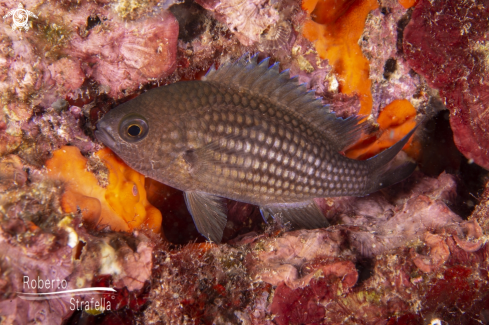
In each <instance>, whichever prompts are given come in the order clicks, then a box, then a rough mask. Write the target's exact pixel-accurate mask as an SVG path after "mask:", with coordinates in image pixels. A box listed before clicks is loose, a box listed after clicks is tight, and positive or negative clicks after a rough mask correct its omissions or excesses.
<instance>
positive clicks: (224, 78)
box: [202, 54, 366, 151]
mask: <svg viewBox="0 0 489 325" xmlns="http://www.w3.org/2000/svg"><path fill="white" fill-rule="evenodd" d="M248 57H249V55H248V54H245V55H243V56H242V57H241V58H240V59H238V60H237V61H235V62H227V63H224V64H222V65H221V67H220V68H219V69H217V70H216V69H215V68H214V67H212V68H211V69H209V72H207V74H206V76H205V77H204V78H202V80H203V81H207V82H210V83H213V84H215V85H217V86H221V87H226V88H233V89H235V90H237V91H238V92H241V91H248V92H249V93H251V94H252V95H256V96H258V97H264V98H267V99H268V100H270V101H271V102H272V103H274V104H276V105H277V107H279V108H283V109H285V110H291V111H292V112H295V113H297V114H298V115H300V116H302V117H303V118H304V119H305V120H307V121H308V122H309V123H311V124H312V125H314V126H316V128H317V130H318V131H320V132H322V133H323V134H325V137H326V138H327V139H328V140H329V142H330V143H331V145H333V146H334V147H335V148H336V149H337V150H338V151H342V150H344V149H345V148H347V147H349V146H350V145H352V144H353V143H355V142H356V141H357V140H358V139H359V138H360V136H361V134H362V131H363V130H364V128H365V126H366V123H361V120H362V119H364V117H362V116H356V117H350V118H347V119H342V118H338V117H336V115H335V114H334V113H331V112H330V111H329V109H328V108H327V107H326V106H325V105H323V103H322V102H321V99H317V98H316V96H315V94H314V91H307V88H306V86H305V85H304V84H299V81H298V78H297V77H293V78H290V75H289V70H284V71H282V72H280V71H279V65H278V63H275V64H273V65H272V66H269V58H266V59H264V60H263V61H261V62H260V63H258V62H257V56H256V55H255V56H253V57H251V58H249V59H248Z"/></svg>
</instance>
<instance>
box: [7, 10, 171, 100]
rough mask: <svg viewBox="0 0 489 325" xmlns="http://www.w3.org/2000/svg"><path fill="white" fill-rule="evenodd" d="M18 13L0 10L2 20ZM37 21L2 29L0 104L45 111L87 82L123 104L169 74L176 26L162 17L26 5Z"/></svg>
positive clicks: (147, 13) (148, 12)
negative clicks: (26, 104) (23, 29)
mask: <svg viewBox="0 0 489 325" xmlns="http://www.w3.org/2000/svg"><path fill="white" fill-rule="evenodd" d="M14 6H16V3H15V1H10V2H7V3H4V6H2V8H1V9H0V15H4V14H6V13H7V12H8V11H9V10H10V9H11V8H13V7H14ZM26 7H27V9H29V10H30V11H33V12H35V13H36V14H37V15H38V16H39V19H37V20H35V21H32V22H31V23H32V25H33V27H32V28H31V29H30V31H29V32H27V33H24V34H20V33H18V32H16V31H12V30H11V28H10V26H8V25H7V24H5V25H4V26H3V28H2V29H1V30H0V43H1V44H2V48H3V51H2V52H1V53H0V69H2V71H4V72H5V74H2V75H3V76H2V78H1V80H0V91H1V92H2V94H3V95H2V97H4V98H3V99H4V100H7V99H10V100H11V98H12V96H15V97H16V98H19V99H22V100H27V99H29V100H31V101H33V102H34V103H43V105H49V104H51V103H52V102H53V101H54V100H55V99H56V96H59V97H61V98H64V97H65V96H67V95H70V96H71V97H73V96H75V97H76V96H77V95H82V91H81V90H79V88H80V87H81V86H82V85H83V83H84V82H85V81H86V80H87V79H92V80H94V81H96V82H97V83H98V84H99V90H100V92H102V93H103V92H105V93H108V94H110V96H112V97H122V95H123V94H128V93H131V92H133V91H134V90H136V89H138V88H139V86H140V85H141V84H143V83H147V82H148V81H149V80H153V79H158V78H162V77H165V76H167V75H168V74H170V73H171V72H172V71H173V69H174V68H175V59H176V42H177V36H178V23H177V21H176V20H175V18H174V17H173V15H172V14H171V13H170V12H168V11H165V10H161V9H156V10H153V9H151V10H146V11H143V12H142V13H141V14H140V15H139V16H137V19H134V20H127V19H124V18H125V17H132V16H131V15H129V14H127V13H126V11H124V10H125V9H127V8H125V7H124V4H119V6H111V7H109V6H100V5H98V4H96V3H94V2H88V1H87V2H85V1H83V2H81V3H79V4H77V5H76V6H75V7H73V8H70V6H65V5H63V4H61V3H50V4H49V5H48V4H42V3H37V2H34V1H33V2H32V3H26Z"/></svg>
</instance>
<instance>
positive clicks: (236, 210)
mask: <svg viewBox="0 0 489 325" xmlns="http://www.w3.org/2000/svg"><path fill="white" fill-rule="evenodd" d="M22 4H23V5H24V7H25V8H26V9H27V10H29V11H32V12H33V13H35V14H36V15H37V16H38V18H37V19H35V18H30V19H29V24H30V25H29V26H30V28H29V30H28V31H19V30H12V28H11V23H12V21H11V18H8V19H7V18H6V19H4V20H3V22H2V23H1V25H0V45H1V50H0V70H1V73H0V101H1V104H2V110H1V111H0V274H1V277H0V319H1V321H2V322H5V323H6V324H33V323H41V324H62V323H63V324H80V323H98V324H114V323H117V324H189V323H193V324H229V323H230V324H239V323H241V324H310V323H317V324H359V323H360V324H425V323H430V322H434V321H436V320H437V319H438V320H440V321H442V322H444V323H448V324H480V323H489V295H487V292H488V291H487V290H488V289H489V279H488V276H487V274H488V273H487V270H488V268H489V265H488V264H487V263H488V262H487V261H488V259H487V256H488V254H489V251H488V249H489V248H488V245H487V244H486V242H487V234H488V231H489V228H488V227H489V221H488V220H489V218H488V217H489V212H488V210H487V207H488V197H489V191H488V189H487V181H488V177H487V172H486V171H484V170H482V169H481V168H479V167H477V166H476V165H475V164H479V165H480V166H483V167H485V168H488V165H487V150H488V148H489V146H488V143H489V141H488V139H487V134H486V133H487V132H485V128H486V126H487V119H485V118H484V116H485V115H484V114H485V112H486V111H487V103H486V102H487V100H486V99H487V98H486V97H487V96H486V92H487V89H486V88H487V87H486V86H487V82H486V79H485V78H486V74H487V69H486V68H487V44H486V42H487V28H488V26H489V25H488V24H487V13H488V8H489V4H488V3H487V1H482V0H479V1H465V2H459V3H457V5H456V6H451V5H450V4H451V2H450V1H435V2H431V1H425V0H419V1H407V0H402V1H397V0H381V1H372V0H353V1H349V0H345V1H336V0H319V1H316V0H305V1H302V2H301V1H298V0H287V1H262V0H250V1H245V0H239V1H238V0H222V1H220V0H214V1H208V0H196V1H185V2H183V1H156V0H148V1H127V0H118V1H106V0H104V1H84V0H81V1H76V2H75V1H60V2H48V3H42V2H41V3H40V2H37V1H24V2H22ZM333 5H336V7H335V9H334V10H333V9H332V7H333ZM17 6H18V2H16V1H10V0H8V1H0V16H4V15H6V14H7V13H8V12H9V11H10V10H13V9H15V8H17ZM468 20H470V22H469V21H468ZM469 23H470V24H469ZM245 53H258V55H259V58H260V59H262V58H265V57H267V56H269V57H271V59H270V62H271V63H273V62H279V63H280V69H281V70H285V69H290V73H291V75H297V76H298V78H299V80H300V82H303V83H306V85H307V87H308V88H309V89H312V90H314V91H315V93H316V95H318V96H321V97H322V98H323V102H324V104H328V105H329V107H330V109H331V110H332V111H334V112H336V113H337V114H338V115H339V116H341V117H349V116H352V115H356V114H363V115H365V117H366V118H367V119H368V120H369V127H368V132H369V133H368V135H365V136H364V137H363V138H362V139H361V141H360V142H359V143H357V144H355V145H354V146H352V147H351V148H349V149H348V150H347V151H346V152H345V154H346V155H347V156H349V157H353V158H358V159H367V158H369V157H372V156H373V155H375V154H377V153H378V152H380V151H382V150H383V149H385V148H387V147H390V146H391V145H392V144H394V143H395V142H397V141H398V140H399V139H401V138H402V137H403V136H404V135H405V134H406V133H407V132H409V131H410V130H411V129H412V128H413V127H414V125H420V126H419V127H418V133H417V135H416V137H415V138H414V139H413V140H412V141H411V142H410V143H409V144H408V145H406V147H405V152H406V153H405V154H403V155H404V157H401V158H400V159H406V155H408V156H409V157H411V158H410V159H414V160H416V161H417V162H418V163H419V166H420V168H419V169H420V170H419V171H416V172H415V173H414V174H413V175H412V176H411V177H410V178H409V179H407V180H406V181H404V182H402V183H400V184H397V185H395V186H392V187H390V188H388V189H384V190H382V191H380V192H377V193H373V194H371V195H368V196H365V197H360V198H353V197H340V198H326V199H317V200H316V203H318V205H319V206H320V207H321V209H322V212H323V213H324V215H325V216H326V217H327V218H328V220H329V221H330V223H331V226H330V227H328V228H326V229H316V230H292V229H290V226H289V225H287V224H285V225H284V224H281V223H280V221H277V222H271V223H269V224H265V223H264V221H263V219H262V217H261V215H260V212H259V209H258V207H255V206H252V205H249V204H244V203H240V202H233V201H230V200H229V201H228V205H227V206H228V223H227V225H226V228H225V229H224V237H223V243H221V244H214V243H208V242H205V239H204V238H203V237H202V236H201V235H199V234H198V232H197V230H196V229H195V226H194V224H193V221H192V218H191V216H190V215H189V213H188V211H187V209H186V206H185V203H184V200H183V197H182V194H181V192H180V191H178V190H175V189H171V188H169V187H168V186H166V185H164V184H159V183H157V182H156V181H153V180H150V179H145V178H144V176H143V175H141V174H139V173H137V172H135V171H133V170H132V169H130V168H129V167H128V166H127V165H126V164H124V163H123V162H122V161H121V160H120V159H118V158H117V157H115V156H114V155H113V154H112V153H111V152H110V151H109V150H108V149H107V148H103V145H102V144H101V143H100V142H99V141H97V140H96V139H95V138H94V134H93V132H94V130H95V125H96V123H97V121H98V120H99V119H100V118H101V117H102V116H103V115H104V114H105V113H106V112H108V111H109V110H110V109H112V108H114V107H115V106H117V105H119V104H121V103H123V102H125V101H127V100H130V99H131V98H134V97H135V96H137V95H139V94H141V93H143V92H144V91H146V90H148V89H151V88H154V87H157V86H161V85H165V84H169V83H173V82H178V81H181V80H194V79H199V78H201V77H202V76H203V75H204V74H205V73H206V71H207V70H208V69H209V67H210V66H212V65H216V66H219V65H221V64H222V63H224V62H228V61H230V60H235V59H237V58H238V57H240V56H242V55H243V54H245ZM445 105H446V107H445ZM446 108H448V109H449V110H450V115H449V119H450V124H449V122H448V117H447V115H445V112H446ZM445 117H447V118H445ZM445 122H446V123H445ZM450 126H451V128H450ZM452 131H453V133H452ZM455 144H456V145H457V147H458V148H459V150H460V151H461V152H462V153H463V154H464V155H465V156H466V157H467V158H469V159H471V160H469V161H468V160H467V159H464V158H463V156H462V154H460V152H458V151H457V150H456V148H455ZM24 276H29V277H31V278H33V277H37V276H39V277H41V278H47V277H50V276H51V277H53V276H54V277H57V278H60V279H64V280H66V283H67V288H69V289H76V288H89V287H112V288H115V289H117V294H112V293H111V294H104V293H99V294H92V295H89V294H86V295H82V296H80V297H79V298H80V299H82V300H83V299H91V298H95V299H98V300H100V299H105V300H104V301H106V302H110V303H111V308H110V310H104V311H101V310H97V309H93V308H90V309H86V310H79V309H77V310H74V309H72V308H71V297H70V296H68V297H62V298H59V299H55V300H39V301H34V302H33V301H28V300H24V299H22V298H21V295H20V294H19V292H29V293H36V292H49V290H48V289H26V288H25V287H24V286H23V277H24Z"/></svg>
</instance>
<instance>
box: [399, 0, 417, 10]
mask: <svg viewBox="0 0 489 325" xmlns="http://www.w3.org/2000/svg"><path fill="white" fill-rule="evenodd" d="M416 3H418V0H399V4H401V6H403V7H404V8H406V9H409V8H411V7H413V6H415V5H416Z"/></svg>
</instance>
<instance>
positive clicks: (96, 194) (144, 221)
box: [46, 146, 162, 233]
mask: <svg viewBox="0 0 489 325" xmlns="http://www.w3.org/2000/svg"><path fill="white" fill-rule="evenodd" d="M95 156H97V157H98V158H99V159H100V160H101V161H102V162H103V163H104V164H105V166H106V167H107V168H108V185H107V186H106V187H105V188H104V187H102V186H101V185H100V184H99V181H98V179H97V177H96V176H95V175H94V174H93V173H91V172H90V171H88V170H87V162H88V159H87V158H85V157H83V156H82V155H81V153H80V150H79V149H78V148H76V147H70V146H65V147H62V148H61V149H59V150H56V151H55V152H53V157H52V158H51V159H49V160H48V161H47V162H46V169H47V172H48V175H49V176H51V177H52V178H55V179H59V180H62V181H63V182H65V183H66V185H65V186H66V187H65V191H64V193H63V196H62V198H61V206H62V208H63V210H64V212H66V213H76V212H77V211H81V213H82V215H83V221H84V222H86V223H87V224H90V225H92V226H95V227H96V228H104V227H105V226H109V227H110V229H111V230H114V231H132V230H134V229H143V228H148V229H151V230H152V231H153V232H155V233H160V232H161V221H162V216H161V213H160V211H159V210H158V209H156V208H155V207H153V206H152V205H151V204H150V203H149V202H148V200H147V198H146V190H145V188H144V182H145V179H144V176H143V175H141V174H139V173H138V172H136V171H134V170H133V169H131V168H129V167H128V166H127V165H126V164H125V163H124V162H123V161H122V160H120V159H119V158H118V157H117V156H116V155H114V154H113V153H112V151H110V149H108V148H105V149H101V150H99V151H97V152H96V153H95Z"/></svg>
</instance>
